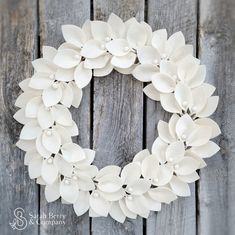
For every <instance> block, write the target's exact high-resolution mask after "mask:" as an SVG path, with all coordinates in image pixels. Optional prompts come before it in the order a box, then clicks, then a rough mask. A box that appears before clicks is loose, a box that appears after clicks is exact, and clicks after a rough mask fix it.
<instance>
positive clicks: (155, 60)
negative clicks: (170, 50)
mask: <svg viewBox="0 0 235 235" xmlns="http://www.w3.org/2000/svg"><path fill="white" fill-rule="evenodd" d="M137 57H138V59H139V61H140V63H141V64H154V65H156V66H157V65H159V64H160V55H159V54H158V52H157V50H156V49H155V48H154V47H152V46H143V47H141V48H139V49H138V50H137Z"/></svg>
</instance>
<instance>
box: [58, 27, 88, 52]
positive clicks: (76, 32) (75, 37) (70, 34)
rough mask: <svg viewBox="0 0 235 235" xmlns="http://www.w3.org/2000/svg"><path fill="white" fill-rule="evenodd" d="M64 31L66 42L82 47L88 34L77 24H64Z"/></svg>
mask: <svg viewBox="0 0 235 235" xmlns="http://www.w3.org/2000/svg"><path fill="white" fill-rule="evenodd" d="M62 33H63V37H64V39H65V41H66V42H68V43H71V44H73V45H75V46H77V47H78V48H81V47H82V45H83V43H84V42H85V41H86V35H85V33H84V32H83V31H82V29H81V28H79V27H77V26H75V25H62Z"/></svg>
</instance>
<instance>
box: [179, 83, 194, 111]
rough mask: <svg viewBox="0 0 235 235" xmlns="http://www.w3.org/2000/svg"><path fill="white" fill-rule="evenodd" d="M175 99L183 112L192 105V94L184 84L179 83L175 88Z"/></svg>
mask: <svg viewBox="0 0 235 235" xmlns="http://www.w3.org/2000/svg"><path fill="white" fill-rule="evenodd" d="M175 99H176V100H177V102H178V104H179V105H180V107H181V108H182V109H183V110H187V109H188V107H190V106H191V104H192V92H191V90H190V88H189V87H188V86H187V85H186V84H184V83H183V82H179V83H178V84H177V85H176V87H175Z"/></svg>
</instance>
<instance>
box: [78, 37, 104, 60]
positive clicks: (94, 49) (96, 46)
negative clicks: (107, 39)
mask: <svg viewBox="0 0 235 235" xmlns="http://www.w3.org/2000/svg"><path fill="white" fill-rule="evenodd" d="M105 53H106V47H105V44H102V43H101V42H100V41H97V40H89V41H87V42H86V43H85V44H84V46H83V48H82V50H81V55H82V56H84V57H85V58H91V59H92V58H96V57H99V56H101V55H104V54H105Z"/></svg>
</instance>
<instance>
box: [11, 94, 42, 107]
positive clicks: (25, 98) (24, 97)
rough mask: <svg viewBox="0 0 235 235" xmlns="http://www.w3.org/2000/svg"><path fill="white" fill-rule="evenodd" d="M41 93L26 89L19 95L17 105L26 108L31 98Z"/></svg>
mask: <svg viewBox="0 0 235 235" xmlns="http://www.w3.org/2000/svg"><path fill="white" fill-rule="evenodd" d="M40 94H41V93H40V92H39V93H38V92H32V91H26V92H24V93H22V94H20V95H19V96H18V97H17V99H16V102H15V106H16V107H18V108H25V106H26V104H27V103H28V102H29V100H31V99H32V98H34V97H36V96H39V95H40Z"/></svg>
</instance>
